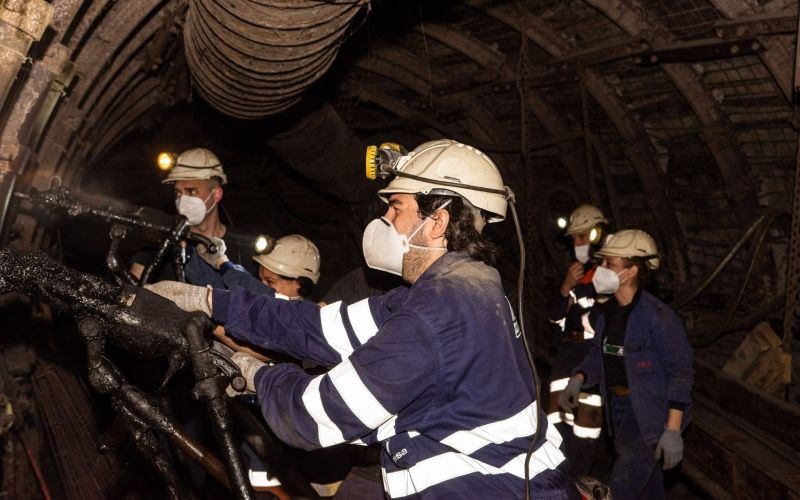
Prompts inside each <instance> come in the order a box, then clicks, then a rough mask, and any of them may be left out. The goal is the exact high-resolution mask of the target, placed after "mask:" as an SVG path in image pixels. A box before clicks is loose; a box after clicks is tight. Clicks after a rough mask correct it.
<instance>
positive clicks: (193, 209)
mask: <svg viewBox="0 0 800 500" xmlns="http://www.w3.org/2000/svg"><path fill="white" fill-rule="evenodd" d="M161 182H162V183H163V184H169V185H171V186H172V188H173V192H174V196H175V208H176V210H177V212H178V213H179V214H181V215H183V216H185V217H186V219H187V220H188V221H189V225H190V226H191V231H192V232H194V233H197V234H200V235H202V236H205V237H206V238H209V239H212V240H213V239H220V240H223V241H224V243H225V248H226V251H227V255H228V256H229V257H230V259H232V260H233V261H234V262H235V263H236V264H242V265H244V264H246V263H247V262H248V261H249V259H248V257H250V256H252V255H253V253H254V252H253V250H252V248H251V247H252V245H250V244H249V243H250V242H249V241H248V240H247V238H245V237H243V236H234V235H233V234H231V233H230V231H229V230H228V228H227V227H226V226H225V224H223V223H222V221H221V220H220V214H219V203H220V202H221V201H222V195H223V189H222V186H223V185H225V184H226V183H227V182H228V177H227V176H226V175H225V171H224V170H223V168H222V163H221V162H220V160H219V158H217V156H216V155H215V154H214V153H213V152H211V151H210V150H208V149H205V148H192V149H188V150H186V151H184V152H183V153H181V154H180V155H178V157H177V158H176V159H175V164H174V166H173V167H172V168H171V169H170V170H169V173H168V174H167V176H166V178H165V179H164V180H162V181H161ZM196 250H197V249H196V247H195V246H193V245H191V244H187V245H186V246H185V247H184V251H185V252H186V264H185V266H184V272H185V276H186V281H187V282H188V283H192V284H195V285H212V286H217V287H222V286H224V283H223V281H222V279H221V277H220V275H219V273H217V272H216V271H215V270H214V269H213V268H212V267H211V266H209V265H208V264H207V263H206V262H205V261H204V260H203V259H201V258H199V257H198V256H197V251H196ZM202 250H203V249H201V251H202ZM151 257H152V256H151V255H149V254H148V253H144V252H140V253H139V254H137V255H136V256H135V257H134V259H133V261H134V263H133V265H132V266H131V273H132V274H133V275H134V276H136V277H137V278H139V277H141V274H142V271H143V270H144V268H145V266H146V265H147V264H148V263H149V260H150V258H151ZM167 260H168V262H165V263H164V264H162V266H161V269H160V270H158V271H157V273H156V274H155V276H156V277H157V279H158V280H169V279H173V280H174V279H175V278H176V277H175V275H174V274H173V273H174V271H173V269H172V265H171V264H172V262H171V259H167ZM249 267H250V269H253V267H252V266H249Z"/></svg>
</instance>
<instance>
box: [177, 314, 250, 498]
mask: <svg viewBox="0 0 800 500" xmlns="http://www.w3.org/2000/svg"><path fill="white" fill-rule="evenodd" d="M211 328H212V325H211V321H210V320H209V319H208V317H206V316H205V315H204V314H203V313H199V312H195V313H192V315H191V317H190V318H189V319H187V320H186V322H185V323H184V327H183V335H184V337H186V340H187V341H188V342H189V357H190V359H191V361H192V371H193V372H194V376H195V379H196V380H197V383H196V384H195V386H194V390H193V391H192V392H193V396H194V398H195V399H197V400H201V401H206V405H207V408H208V416H209V418H210V419H211V425H212V427H213V429H214V435H215V436H216V438H217V444H218V445H219V449H220V453H221V455H222V461H223V463H224V464H225V468H226V469H227V471H228V477H229V478H230V479H231V490H232V491H233V493H234V494H235V495H236V498H239V499H251V498H253V496H254V493H253V489H252V487H251V486H250V481H249V480H248V478H247V471H246V469H245V467H244V464H243V462H242V457H241V456H240V455H239V451H238V448H239V442H238V441H237V440H236V439H235V438H234V435H233V429H232V428H231V419H230V414H229V412H228V406H227V403H226V402H225V397H226V396H225V386H227V384H228V380H227V379H225V377H223V376H222V375H221V374H220V372H219V370H218V369H217V366H216V365H215V364H214V356H213V355H212V354H211V341H210V340H209V338H210V334H211Z"/></svg>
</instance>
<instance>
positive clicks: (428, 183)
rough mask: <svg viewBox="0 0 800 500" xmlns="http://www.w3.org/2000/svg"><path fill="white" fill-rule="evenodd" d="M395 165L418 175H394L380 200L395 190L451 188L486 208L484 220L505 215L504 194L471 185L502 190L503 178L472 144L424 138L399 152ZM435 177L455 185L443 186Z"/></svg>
mask: <svg viewBox="0 0 800 500" xmlns="http://www.w3.org/2000/svg"><path fill="white" fill-rule="evenodd" d="M394 168H395V169H396V170H398V171H400V172H402V173H404V174H409V175H413V176H415V177H417V178H409V177H404V176H402V175H397V176H395V178H394V179H392V181H391V182H390V183H389V185H388V186H386V187H385V188H384V189H381V190H380V191H378V195H379V196H380V197H381V199H382V200H383V201H386V202H388V198H389V195H392V194H396V193H407V194H416V193H420V194H438V193H439V192H446V191H450V192H452V193H455V194H457V195H459V196H461V197H463V198H464V199H465V200H467V201H468V202H469V204H470V205H472V206H473V207H477V208H479V209H482V210H485V211H487V212H489V213H490V216H489V218H488V220H487V222H499V221H501V220H503V219H505V218H506V209H507V208H508V203H507V201H506V196H505V195H503V194H500V193H497V192H494V193H491V192H486V191H480V190H478V189H474V188H473V187H470V186H477V187H482V188H487V189H492V190H496V191H504V190H505V187H504V186H503V178H502V177H501V176H500V171H499V170H497V167H496V166H495V164H494V162H492V160H491V159H490V158H489V157H488V156H486V155H485V154H484V153H482V152H481V151H479V150H477V149H475V148H473V147H472V146H467V145H466V144H461V143H460V142H456V141H453V140H450V139H440V140H438V141H430V142H426V143H423V144H420V145H419V146H417V148H416V149H414V150H413V151H411V152H410V153H408V154H407V155H405V156H402V157H401V158H400V159H399V160H398V162H397V165H396V166H395V167H394ZM428 179H429V180H428ZM437 181H439V182H446V183H455V184H456V185H453V184H450V185H447V186H443V185H442V184H438V183H437ZM458 184H463V185H464V186H463V187H461V186H458Z"/></svg>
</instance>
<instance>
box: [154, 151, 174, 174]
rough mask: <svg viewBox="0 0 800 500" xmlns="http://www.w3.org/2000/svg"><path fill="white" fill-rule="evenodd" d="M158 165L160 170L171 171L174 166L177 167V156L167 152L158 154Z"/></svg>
mask: <svg viewBox="0 0 800 500" xmlns="http://www.w3.org/2000/svg"><path fill="white" fill-rule="evenodd" d="M156 163H158V168H160V169H161V170H163V171H164V172H166V171H168V170H169V169H171V168H172V166H173V165H175V155H173V154H172V153H167V152H161V153H158V158H156Z"/></svg>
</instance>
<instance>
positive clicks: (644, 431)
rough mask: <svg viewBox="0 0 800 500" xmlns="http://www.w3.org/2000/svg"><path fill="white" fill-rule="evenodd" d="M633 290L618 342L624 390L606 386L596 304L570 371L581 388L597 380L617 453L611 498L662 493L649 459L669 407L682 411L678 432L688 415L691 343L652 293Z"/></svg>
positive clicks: (658, 472) (602, 328)
mask: <svg viewBox="0 0 800 500" xmlns="http://www.w3.org/2000/svg"><path fill="white" fill-rule="evenodd" d="M639 294H640V295H639V297H638V298H637V299H635V300H636V301H635V304H634V305H633V308H632V309H631V312H630V315H629V316H628V322H627V325H626V328H625V341H624V344H623V349H624V360H625V372H626V375H627V378H628V387H629V388H630V395H629V396H623V397H616V396H613V395H611V394H609V389H608V387H607V385H606V378H605V371H604V369H603V367H604V365H603V354H602V344H603V339H604V338H605V318H604V317H603V315H602V312H601V311H602V309H599V308H594V309H593V310H592V312H591V313H589V323H590V325H591V327H593V328H594V333H595V335H594V339H593V342H592V345H591V347H590V349H589V353H588V354H587V355H586V358H585V359H584V360H583V362H582V363H581V364H580V365H579V366H578V367H577V368H576V369H575V372H574V373H577V372H583V375H584V384H583V386H584V387H591V386H594V385H599V387H600V393H601V394H602V396H603V401H604V403H605V404H604V406H605V407H606V417H607V419H608V421H609V430H610V432H611V434H612V435H614V446H615V448H616V450H617V454H618V458H617V461H616V462H615V464H614V468H613V470H612V475H611V479H610V485H611V486H612V494H613V495H614V498H658V497H663V495H664V492H663V484H662V481H661V469H660V467H658V466H657V465H658V464H657V463H656V461H655V458H654V453H655V446H656V443H657V442H658V439H659V438H660V437H661V435H662V434H663V433H664V429H665V427H666V424H667V416H668V414H669V409H670V408H676V409H680V410H683V420H682V427H681V431H683V429H685V428H686V426H687V425H688V424H689V421H690V420H691V416H692V404H691V403H692V382H693V377H694V370H693V368H692V347H691V346H690V345H689V341H688V339H687V337H686V331H685V330H684V328H683V324H682V323H681V320H680V319H679V318H678V316H677V315H676V314H675V312H674V311H673V310H672V309H670V307H669V306H667V305H666V304H664V303H663V302H661V301H660V300H659V299H657V298H656V297H654V296H653V295H652V294H650V293H648V292H647V291H645V290H641V291H640V292H639ZM583 323H584V324H585V321H584V322H583ZM609 398H611V400H610V403H611V404H610V406H611V408H610V410H609V404H608V403H609ZM615 489H616V491H615Z"/></svg>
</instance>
